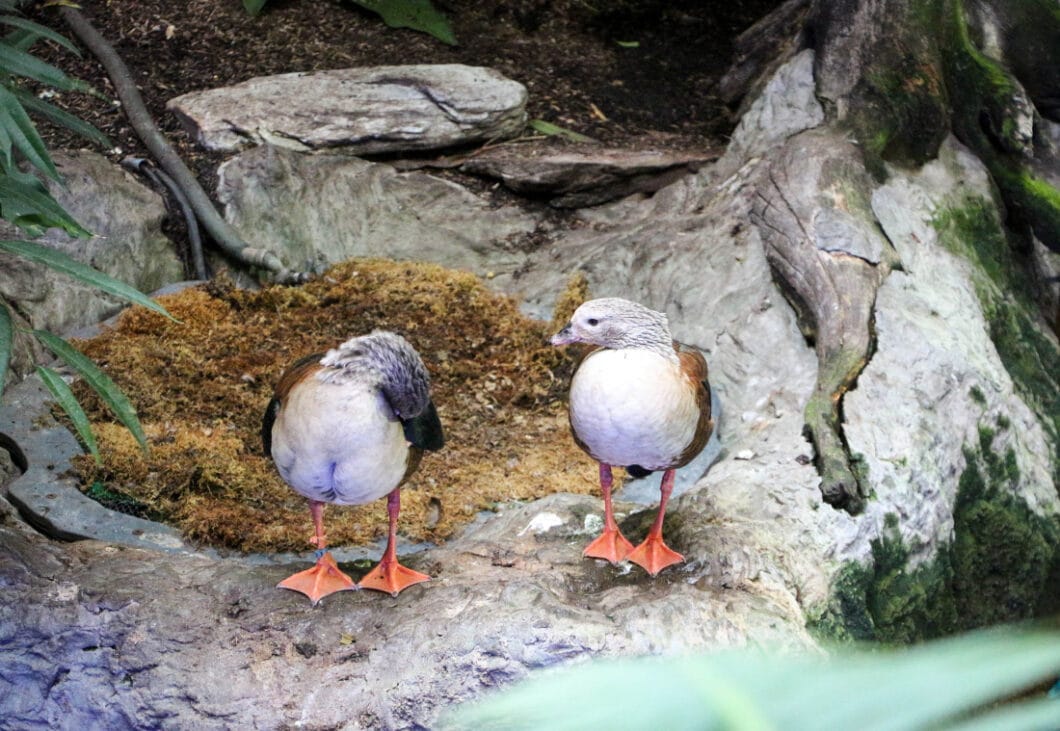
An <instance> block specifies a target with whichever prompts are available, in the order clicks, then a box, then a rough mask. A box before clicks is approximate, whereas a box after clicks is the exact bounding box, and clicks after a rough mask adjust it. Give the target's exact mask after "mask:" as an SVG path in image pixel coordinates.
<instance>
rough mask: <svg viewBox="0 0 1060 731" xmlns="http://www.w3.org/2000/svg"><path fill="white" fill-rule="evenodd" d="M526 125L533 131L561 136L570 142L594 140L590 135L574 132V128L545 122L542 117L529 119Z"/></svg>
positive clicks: (550, 135)
mask: <svg viewBox="0 0 1060 731" xmlns="http://www.w3.org/2000/svg"><path fill="white" fill-rule="evenodd" d="M527 126H528V127H530V129H532V130H534V131H535V132H539V133H541V134H543V135H547V136H549V137H563V138H566V139H568V140H570V141H571V142H595V141H596V140H594V139H593V138H592V137H587V136H586V135H583V134H582V133H581V132H575V131H574V130H571V129H567V128H566V127H560V126H559V125H558V124H552V122H546V121H545V120H543V119H531V120H530V121H529V122H527Z"/></svg>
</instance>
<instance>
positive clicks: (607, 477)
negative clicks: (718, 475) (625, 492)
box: [552, 297, 714, 576]
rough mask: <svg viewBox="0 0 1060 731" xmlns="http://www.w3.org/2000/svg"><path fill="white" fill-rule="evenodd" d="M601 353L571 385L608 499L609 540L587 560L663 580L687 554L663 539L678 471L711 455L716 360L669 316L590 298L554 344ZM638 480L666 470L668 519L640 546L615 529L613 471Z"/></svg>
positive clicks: (663, 498)
mask: <svg viewBox="0 0 1060 731" xmlns="http://www.w3.org/2000/svg"><path fill="white" fill-rule="evenodd" d="M570 343H586V344H589V345H592V346H594V347H593V348H591V349H590V350H589V351H588V352H587V353H586V354H585V355H584V356H583V357H582V359H581V361H580V362H579V363H578V366H577V369H576V370H575V373H574V377H573V378H572V380H571V386H570V414H569V416H570V426H571V431H572V433H573V435H574V441H575V442H577V444H578V446H579V447H581V448H582V449H583V450H584V451H585V452H587V453H588V454H589V455H590V456H591V457H592V458H593V459H595V460H596V461H597V462H599V463H600V489H601V490H602V492H603V496H604V530H603V533H602V534H601V535H600V536H599V537H598V538H597V539H596V540H594V541H593V542H592V543H590V544H589V546H588V547H586V549H585V551H584V555H585V556H590V557H593V558H603V559H607V560H608V561H610V562H611V563H617V562H619V561H622V560H626V559H628V560H630V561H633V562H634V563H636V564H638V565H640V566H642V567H643V568H644V569H645V570H647V571H648V573H650V574H651V575H652V576H655V575H656V574H658V573H659V572H660V571H662V570H663V569H664V568H666V567H667V566H670V565H672V564H675V563H680V562H681V561H683V560H684V557H683V556H682V555H681V554H679V553H677V552H676V551H673V550H671V549H670V548H669V547H668V546H667V545H666V543H665V542H664V541H663V537H662V527H663V518H664V517H665V515H666V503H667V501H668V500H669V498H670V493H671V492H672V491H673V486H674V470H676V469H677V468H679V467H683V466H684V465H686V464H688V463H689V462H690V461H692V459H693V458H694V457H695V456H696V455H697V454H699V452H700V451H701V450H702V449H703V447H704V445H705V444H706V443H707V440H708V439H709V438H710V434H711V432H712V431H713V430H714V422H713V420H712V419H711V414H710V384H709V382H708V381H707V362H706V360H705V359H704V358H703V355H702V354H701V353H700V352H699V351H698V350H695V349H694V348H691V347H689V346H687V345H683V344H681V343H678V342H677V341H675V340H674V339H673V337H672V336H671V335H670V327H669V324H668V322H667V319H666V315H664V314H663V313H661V312H656V311H655V310H651V309H649V308H647V307H645V306H644V305H641V304H638V303H636V302H630V301H629V300H625V299H621V298H618V297H605V298H602V299H594V300H589V301H588V302H585V303H583V304H582V305H581V306H579V307H578V309H577V310H575V311H574V314H573V315H572V316H571V319H570V322H568V323H567V324H566V325H565V326H564V327H563V329H561V330H560V331H559V332H558V333H556V334H555V335H553V336H552V344H553V345H568V344H570ZM613 465H620V466H623V467H625V468H626V469H627V470H628V471H629V473H630V474H631V475H633V476H634V477H645V476H647V475H648V474H650V473H651V472H655V471H658V470H662V471H663V476H662V483H661V486H660V500H659V512H658V514H657V515H656V517H655V522H654V523H653V524H652V526H651V528H650V530H649V531H648V536H647V538H645V539H644V542H643V543H641V544H640V545H639V546H637V547H636V548H634V547H633V545H632V544H631V543H630V542H629V541H628V540H626V538H625V536H623V535H622V532H621V531H620V530H619V528H618V524H617V523H616V522H615V517H614V512H613V510H612V506H611V484H612V475H611V467H612V466H613Z"/></svg>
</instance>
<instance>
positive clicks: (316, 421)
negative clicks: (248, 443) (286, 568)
mask: <svg viewBox="0 0 1060 731" xmlns="http://www.w3.org/2000/svg"><path fill="white" fill-rule="evenodd" d="M261 438H262V443H263V445H264V448H265V454H266V455H267V456H270V457H272V460H273V462H274V463H275V464H276V470H277V471H278V472H279V473H280V476H281V477H282V478H283V479H284V481H285V482H286V483H287V484H288V485H290V486H291V487H293V488H294V489H295V491H297V492H298V493H299V494H301V495H303V496H305V497H306V498H308V500H309V512H310V514H311V515H312V518H313V528H314V531H315V533H314V535H313V537H312V538H310V539H309V540H310V542H311V543H312V544H314V545H315V546H316V547H317V562H316V565H315V566H313V567H312V568H310V569H307V570H305V571H301V572H299V573H297V574H295V575H293V576H291V577H289V578H287V579H285V580H283V581H281V582H280V583H279V586H280V587H281V588H284V589H292V590H294V591H300V592H302V593H303V594H305V595H306V596H308V597H309V598H310V600H311V601H312V602H313V604H316V603H317V602H319V601H320V600H321V599H322V598H323V597H325V596H327V595H328V594H331V593H333V592H336V591H343V590H348V589H356V588H365V589H375V590H378V591H385V592H388V593H390V594H392V595H394V596H396V595H397V594H398V593H399V592H400V591H401V590H402V589H405V588H406V587H409V586H412V585H413V584H418V583H420V582H421V581H427V580H428V579H429V578H430V577H429V576H427V575H426V574H421V573H419V572H418V571H413V570H412V569H409V568H407V567H405V566H402V565H401V564H400V563H398V559H397V551H396V541H397V521H398V513H399V512H400V509H401V498H400V495H401V492H400V491H401V487H400V485H401V484H402V483H403V482H404V481H405V480H406V479H408V477H409V476H410V475H411V474H412V473H413V472H415V471H416V468H417V467H418V466H419V462H420V458H421V457H422V456H423V450H437V449H441V448H442V446H443V443H444V438H443V436H442V424H441V422H440V421H439V419H438V412H437V411H436V410H435V407H434V403H433V402H432V401H431V395H430V379H429V377H428V375H427V369H426V367H425V366H424V365H423V361H422V360H421V359H420V356H419V354H418V353H417V352H416V350H415V349H414V348H413V347H412V345H410V344H409V342H408V341H407V340H405V339H404V338H403V337H401V336H400V335H396V334H395V333H392V332H386V331H383V330H376V331H374V332H372V333H371V334H369V335H363V336H361V337H356V338H353V339H351V340H347V341H346V342H345V343H343V344H342V345H340V346H339V347H337V348H335V349H333V350H329V351H328V352H327V353H325V354H323V355H320V354H316V355H311V356H308V357H306V358H302V359H301V360H299V361H297V362H296V363H294V365H292V366H291V367H290V368H288V369H287V371H286V372H284V374H283V375H282V376H281V377H280V380H279V383H278V384H277V386H276V392H275V395H274V396H273V399H272V401H271V402H270V403H269V406H268V408H267V409H266V410H265V418H264V420H263V423H262V427H261ZM383 495H388V498H387V513H388V516H389V519H390V530H389V534H388V539H387V546H386V550H385V551H384V553H383V557H382V559H381V560H380V562H379V564H378V565H377V566H376V567H375V568H374V569H372V571H370V572H369V573H368V574H367V575H366V576H365V577H364V578H363V579H361V583H360V584H359V585H358V584H355V583H354V582H353V580H352V579H350V577H349V576H347V575H346V574H344V573H343V572H342V571H341V570H340V569H339V567H338V565H337V564H336V562H335V559H334V557H333V556H332V555H331V553H329V552H328V551H327V547H326V536H325V534H324V504H325V503H332V504H335V505H363V504H364V503H368V502H371V501H372V500H376V499H377V498H380V497H382V496H383Z"/></svg>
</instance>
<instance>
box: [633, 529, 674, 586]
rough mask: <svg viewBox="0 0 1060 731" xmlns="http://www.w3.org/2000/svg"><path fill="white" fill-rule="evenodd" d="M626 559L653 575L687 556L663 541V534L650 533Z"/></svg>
mask: <svg viewBox="0 0 1060 731" xmlns="http://www.w3.org/2000/svg"><path fill="white" fill-rule="evenodd" d="M626 559H627V560H628V561H632V562H633V563H635V564H637V565H638V566H640V567H641V568H643V569H644V570H645V571H647V572H648V573H649V574H651V575H652V576H657V575H658V574H659V572H660V571H662V570H663V569H665V568H666V567H667V566H672V565H674V564H675V563H681V562H682V561H684V560H685V557H684V556H682V555H681V554H680V553H678V552H677V551H672V550H670V548H669V547H668V546H667V545H666V544H665V543H664V542H663V539H662V536H656V535H652V534H649V535H648V537H647V538H645V539H644V542H643V543H641V544H640V545H639V546H637V547H636V548H634V549H633V551H632V553H630V554H629V555H628V556H626Z"/></svg>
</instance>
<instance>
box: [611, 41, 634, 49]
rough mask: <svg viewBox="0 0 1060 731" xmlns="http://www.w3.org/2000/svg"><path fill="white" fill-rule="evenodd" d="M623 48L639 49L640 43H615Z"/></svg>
mask: <svg viewBox="0 0 1060 731" xmlns="http://www.w3.org/2000/svg"><path fill="white" fill-rule="evenodd" d="M615 43H617V44H618V45H620V46H622V47H623V48H640V41H615Z"/></svg>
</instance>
